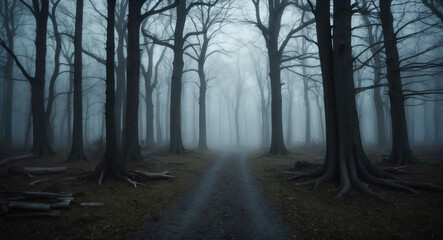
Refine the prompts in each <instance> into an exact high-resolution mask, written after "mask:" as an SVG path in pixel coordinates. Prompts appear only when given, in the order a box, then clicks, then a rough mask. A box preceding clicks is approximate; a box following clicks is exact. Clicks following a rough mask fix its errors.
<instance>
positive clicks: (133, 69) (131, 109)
mask: <svg viewBox="0 0 443 240" xmlns="http://www.w3.org/2000/svg"><path fill="white" fill-rule="evenodd" d="M143 2H144V1H129V15H128V44H127V60H128V62H127V68H126V70H127V71H126V76H127V81H126V82H127V86H126V91H127V92H126V113H125V114H126V119H125V129H124V133H125V137H124V148H123V154H124V160H125V161H127V160H140V159H141V156H140V146H139V142H138V106H139V92H140V49H139V47H140V24H141V20H142V19H141V14H140V11H141V7H142V5H143Z"/></svg>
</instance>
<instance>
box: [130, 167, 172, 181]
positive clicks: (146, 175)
mask: <svg viewBox="0 0 443 240" xmlns="http://www.w3.org/2000/svg"><path fill="white" fill-rule="evenodd" d="M131 173H134V174H136V175H138V176H141V177H143V178H147V179H159V178H175V177H174V176H171V175H170V173H169V172H168V171H164V172H161V173H150V172H144V171H140V170H134V169H132V170H131Z"/></svg>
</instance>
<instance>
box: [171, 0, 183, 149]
mask: <svg viewBox="0 0 443 240" xmlns="http://www.w3.org/2000/svg"><path fill="white" fill-rule="evenodd" d="M176 12H177V20H176V24H175V31H174V61H173V69H172V78H171V106H170V108H171V109H170V145H169V152H171V153H174V154H182V153H184V152H185V148H184V146H183V141H182V133H181V95H182V76H183V67H184V62H183V46H184V43H185V41H184V37H183V31H184V27H185V21H186V16H187V10H186V1H185V0H183V1H179V2H178V5H177V8H176Z"/></svg>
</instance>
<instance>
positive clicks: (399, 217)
mask: <svg viewBox="0 0 443 240" xmlns="http://www.w3.org/2000/svg"><path fill="white" fill-rule="evenodd" d="M293 152H294V154H291V155H289V156H284V157H266V156H264V157H263V156H258V155H257V157H256V158H252V159H250V164H251V165H252V167H253V169H254V171H255V173H256V175H257V177H258V179H259V183H260V185H261V186H262V188H263V190H264V192H265V194H266V196H268V198H269V199H270V200H271V202H272V203H273V205H274V206H275V207H276V208H277V209H278V211H279V213H280V215H281V216H282V217H283V219H284V221H285V222H288V223H290V226H291V229H292V231H293V232H294V235H295V236H296V237H295V239H443V228H442V227H441V226H443V195H442V194H438V193H433V192H428V191H421V193H420V194H417V195H414V194H411V193H407V192H402V191H394V190H389V189H385V188H380V187H377V186H371V187H370V188H371V189H373V190H375V191H377V192H378V193H381V194H382V195H383V197H385V198H386V199H387V200H388V201H389V203H383V202H381V201H379V200H375V199H371V198H368V197H366V196H364V195H363V194H362V193H360V192H357V191H351V192H350V193H348V194H347V195H345V197H344V198H343V199H342V200H336V201H332V200H331V199H332V198H333V196H334V195H335V193H336V191H337V188H338V185H337V183H326V184H324V185H321V186H320V187H319V188H318V189H317V190H312V187H295V186H294V183H297V182H302V181H307V180H309V179H302V180H298V181H295V182H288V181H287V180H286V178H287V177H288V176H287V175H284V174H282V172H284V171H287V170H288V169H290V168H291V167H293V165H294V162H295V161H296V160H298V161H309V162H312V163H318V164H319V163H321V161H320V159H321V157H322V156H323V155H324V153H323V152H319V151H318V150H315V149H303V148H298V149H294V150H293ZM369 156H370V157H371V159H375V160H377V161H378V165H386V164H384V163H382V162H381V158H382V157H381V156H380V154H376V153H370V154H369ZM417 157H418V158H419V159H421V160H422V161H423V163H422V164H418V165H412V166H411V168H410V169H408V174H406V175H399V177H400V178H402V179H408V180H416V181H426V182H432V183H436V184H440V185H441V184H443V174H442V173H443V155H442V154H441V152H440V153H432V154H424V152H421V153H417ZM313 169H315V167H308V168H305V169H303V170H302V171H312V170H313Z"/></svg>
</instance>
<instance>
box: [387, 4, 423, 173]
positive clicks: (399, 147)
mask: <svg viewBox="0 0 443 240" xmlns="http://www.w3.org/2000/svg"><path fill="white" fill-rule="evenodd" d="M391 1H392V0H383V1H379V4H380V20H381V24H382V29H383V37H384V38H383V40H384V48H385V51H386V67H387V79H388V87H389V100H390V105H391V123H392V124H391V126H392V151H391V156H390V159H389V161H390V162H395V163H396V164H398V165H404V164H406V163H410V162H411V161H414V160H415V158H414V157H413V156H412V153H411V150H410V148H409V136H408V128H407V125H406V112H405V104H404V100H405V99H404V96H403V89H402V82H401V75H400V60H399V55H398V49H397V36H396V35H395V33H394V18H393V17H392V13H391Z"/></svg>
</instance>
